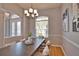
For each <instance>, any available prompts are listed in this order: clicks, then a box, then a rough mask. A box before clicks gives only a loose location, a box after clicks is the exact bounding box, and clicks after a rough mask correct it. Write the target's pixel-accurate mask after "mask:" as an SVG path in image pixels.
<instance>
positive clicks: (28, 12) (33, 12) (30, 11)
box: [24, 4, 38, 18]
mask: <svg viewBox="0 0 79 59" xmlns="http://www.w3.org/2000/svg"><path fill="white" fill-rule="evenodd" d="M24 14H25V15H26V16H27V17H32V18H34V17H37V16H38V12H37V9H33V8H32V4H31V8H29V9H28V10H24Z"/></svg>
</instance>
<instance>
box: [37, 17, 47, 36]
mask: <svg viewBox="0 0 79 59" xmlns="http://www.w3.org/2000/svg"><path fill="white" fill-rule="evenodd" d="M36 36H37V37H39V36H43V37H48V17H45V16H41V17H38V18H37V19H36Z"/></svg>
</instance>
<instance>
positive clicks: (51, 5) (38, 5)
mask: <svg viewBox="0 0 79 59" xmlns="http://www.w3.org/2000/svg"><path fill="white" fill-rule="evenodd" d="M18 5H19V6H20V7H21V8H23V9H29V8H30V7H31V6H32V8H36V9H52V8H58V7H60V6H61V4H60V3H19V4H18Z"/></svg>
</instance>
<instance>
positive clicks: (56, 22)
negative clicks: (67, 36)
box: [30, 8, 62, 45]
mask: <svg viewBox="0 0 79 59" xmlns="http://www.w3.org/2000/svg"><path fill="white" fill-rule="evenodd" d="M38 13H39V16H47V17H48V18H49V19H48V26H49V30H48V33H49V34H48V39H49V40H50V41H52V43H53V44H59V45H62V23H61V22H62V21H61V10H60V8H56V9H45V10H38ZM34 21H35V20H30V30H31V31H32V32H34V31H35V24H34Z"/></svg>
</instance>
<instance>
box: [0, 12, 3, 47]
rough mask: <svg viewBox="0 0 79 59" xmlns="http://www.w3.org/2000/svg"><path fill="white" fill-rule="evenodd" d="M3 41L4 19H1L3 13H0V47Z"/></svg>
mask: <svg viewBox="0 0 79 59" xmlns="http://www.w3.org/2000/svg"><path fill="white" fill-rule="evenodd" d="M2 24H3V25H2ZM3 41H4V20H3V13H0V47H2V46H3V44H4V43H3Z"/></svg>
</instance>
